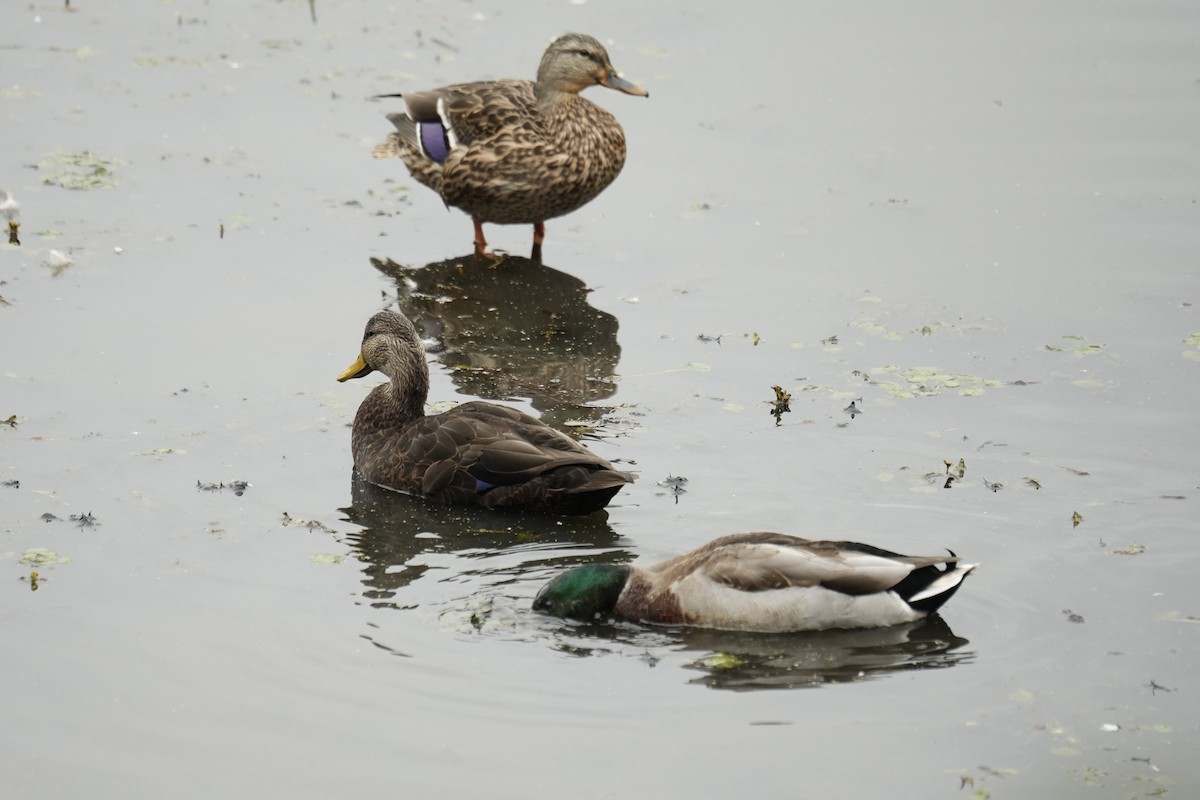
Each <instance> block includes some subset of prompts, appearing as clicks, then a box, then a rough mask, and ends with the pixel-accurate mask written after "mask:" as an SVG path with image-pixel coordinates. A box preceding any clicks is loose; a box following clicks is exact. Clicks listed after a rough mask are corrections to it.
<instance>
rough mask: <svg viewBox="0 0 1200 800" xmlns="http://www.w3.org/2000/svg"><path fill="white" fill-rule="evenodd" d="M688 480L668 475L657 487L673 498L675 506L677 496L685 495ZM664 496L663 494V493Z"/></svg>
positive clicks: (677, 503)
mask: <svg viewBox="0 0 1200 800" xmlns="http://www.w3.org/2000/svg"><path fill="white" fill-rule="evenodd" d="M687 482H688V479H687V478H685V477H683V476H682V475H668V476H667V478H666V480H663V481H659V483H658V485H659V486H661V487H663V488H664V489H666V490H667V492H669V493H670V494H671V496H672V497H674V498H675V505H679V495H681V494H687V489H685V488H684V487H685V486H687ZM664 494H665V493H664Z"/></svg>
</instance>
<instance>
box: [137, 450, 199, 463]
mask: <svg viewBox="0 0 1200 800" xmlns="http://www.w3.org/2000/svg"><path fill="white" fill-rule="evenodd" d="M129 455H131V456H153V457H154V458H157V459H158V460H159V461H162V459H163V456H171V455H176V456H186V455H187V450H180V449H178V448H175V447H156V448H154V449H153V450H140V451H139V450H134V451H133V452H131V453H130V454H129Z"/></svg>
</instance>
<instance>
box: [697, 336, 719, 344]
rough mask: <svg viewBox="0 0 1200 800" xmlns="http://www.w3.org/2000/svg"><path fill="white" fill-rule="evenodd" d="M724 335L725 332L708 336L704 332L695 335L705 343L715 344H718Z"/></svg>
mask: <svg viewBox="0 0 1200 800" xmlns="http://www.w3.org/2000/svg"><path fill="white" fill-rule="evenodd" d="M724 335H725V334H723V333H718V334H717V335H716V336H709V335H708V334H706V333H700V334H697V335H696V340H697V341H700V342H704V343H705V344H708V343H709V342H716V343H717V344H720V343H721V337H722V336H724Z"/></svg>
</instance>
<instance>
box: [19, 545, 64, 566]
mask: <svg viewBox="0 0 1200 800" xmlns="http://www.w3.org/2000/svg"><path fill="white" fill-rule="evenodd" d="M70 561H71V558H70V556H60V555H59V554H58V553H56V552H54V551H53V550H49V549H47V548H45V547H31V548H30V549H28V550H26V551H25V552H24V553H23V554H22V555H21V559H20V563H21V564H24V565H25V566H27V567H49V566H53V565H55V564H67V563H70Z"/></svg>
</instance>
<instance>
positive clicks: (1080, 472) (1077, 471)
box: [1059, 464, 1091, 477]
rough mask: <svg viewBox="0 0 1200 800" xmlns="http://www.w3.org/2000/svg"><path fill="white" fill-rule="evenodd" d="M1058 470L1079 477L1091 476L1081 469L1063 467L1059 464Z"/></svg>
mask: <svg viewBox="0 0 1200 800" xmlns="http://www.w3.org/2000/svg"><path fill="white" fill-rule="evenodd" d="M1059 469H1065V470H1066V471H1067V472H1069V473H1071V474H1072V475H1079V476H1081V477H1082V476H1084V475H1090V474H1091V473H1090V472H1085V471H1084V470H1081V469H1075V468H1074V467H1064V466H1062V465H1061V464H1059Z"/></svg>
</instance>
